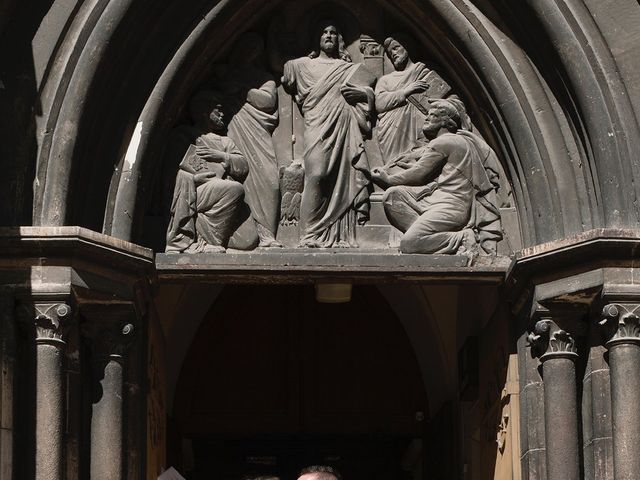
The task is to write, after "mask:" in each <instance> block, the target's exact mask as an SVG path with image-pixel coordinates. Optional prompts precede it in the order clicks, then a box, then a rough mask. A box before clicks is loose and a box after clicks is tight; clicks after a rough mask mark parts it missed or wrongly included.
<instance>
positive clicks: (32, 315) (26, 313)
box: [20, 302, 73, 344]
mask: <svg viewBox="0 0 640 480" xmlns="http://www.w3.org/2000/svg"><path fill="white" fill-rule="evenodd" d="M20 318H21V319H22V320H23V322H24V323H26V324H28V325H33V326H34V327H35V337H36V342H37V343H60V344H64V341H65V339H66V334H67V332H68V331H69V327H70V326H71V321H72V318H73V312H72V309H71V307H70V306H69V305H68V304H66V303H63V302H38V303H33V304H29V305H26V306H23V308H22V311H21V312H20Z"/></svg>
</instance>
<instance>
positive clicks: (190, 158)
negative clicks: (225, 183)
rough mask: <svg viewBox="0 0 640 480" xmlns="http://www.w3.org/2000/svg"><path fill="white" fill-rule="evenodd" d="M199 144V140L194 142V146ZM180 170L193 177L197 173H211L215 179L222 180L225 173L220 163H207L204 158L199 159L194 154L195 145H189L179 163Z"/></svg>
mask: <svg viewBox="0 0 640 480" xmlns="http://www.w3.org/2000/svg"><path fill="white" fill-rule="evenodd" d="M199 142H201V140H200V139H198V140H197V141H196V144H198V143H199ZM180 169H181V170H184V171H185V172H188V173H191V174H193V175H195V174H197V173H205V172H211V173H213V174H214V176H215V177H218V178H224V177H225V175H226V171H225V169H224V166H223V165H222V164H221V163H216V162H207V161H206V160H205V159H204V158H202V157H199V156H198V155H197V154H196V145H193V144H192V145H189V149H188V150H187V153H185V154H184V157H182V161H181V162H180Z"/></svg>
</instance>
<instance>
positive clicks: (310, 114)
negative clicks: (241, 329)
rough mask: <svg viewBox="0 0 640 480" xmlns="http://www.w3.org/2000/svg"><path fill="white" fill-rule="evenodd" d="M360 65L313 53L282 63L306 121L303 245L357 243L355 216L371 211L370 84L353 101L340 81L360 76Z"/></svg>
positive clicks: (302, 205)
mask: <svg viewBox="0 0 640 480" xmlns="http://www.w3.org/2000/svg"><path fill="white" fill-rule="evenodd" d="M360 68H362V69H364V66H363V65H359V64H353V63H349V62H346V61H343V60H339V59H324V58H309V57H303V58H298V59H295V60H291V61H289V62H287V63H286V64H285V67H284V76H283V84H284V86H285V88H287V90H288V91H291V92H293V93H294V95H295V99H296V101H297V102H298V104H300V105H301V109H302V113H303V116H304V123H305V133H304V140H305V152H304V161H303V164H304V170H305V182H304V190H303V193H302V204H301V209H300V227H301V232H300V243H301V246H316V247H333V246H337V247H346V246H357V245H356V243H355V225H356V217H357V216H360V217H361V218H366V216H367V215H368V208H369V204H368V199H369V192H368V186H369V181H368V180H367V176H366V175H365V172H368V170H369V164H368V160H367V157H366V154H365V153H364V139H363V133H364V134H367V133H368V132H370V129H371V123H370V115H371V112H372V110H373V90H372V88H371V86H372V84H371V85H368V86H365V90H366V92H367V102H366V103H365V102H362V103H358V104H356V105H355V106H352V105H349V104H348V103H347V102H346V100H345V99H344V97H343V96H342V93H341V92H340V87H341V86H342V85H344V84H346V83H347V82H349V80H353V79H354V78H356V77H358V76H360V74H361V73H362V72H358V69H360ZM365 71H366V69H365ZM362 76H363V77H364V76H365V75H362ZM361 86H362V85H361Z"/></svg>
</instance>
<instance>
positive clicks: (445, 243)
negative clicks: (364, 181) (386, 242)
mask: <svg viewBox="0 0 640 480" xmlns="http://www.w3.org/2000/svg"><path fill="white" fill-rule="evenodd" d="M460 113H461V112H460V110H458V108H456V105H455V104H454V103H452V102H450V101H447V100H439V101H436V102H433V103H432V105H431V108H430V109H429V113H428V115H427V118H426V120H425V123H424V125H423V132H424V134H425V137H426V138H427V142H426V143H423V144H420V145H418V146H416V147H415V148H414V149H412V150H409V151H407V152H405V153H403V154H401V155H400V156H398V157H397V158H396V159H395V160H393V161H392V162H390V163H389V164H388V165H387V166H385V167H383V168H379V169H374V170H373V171H372V173H371V175H372V179H373V181H374V182H376V183H377V184H378V185H380V186H381V187H382V188H384V189H386V192H385V194H384V197H383V205H384V209H385V213H386V215H387V218H388V219H389V222H390V223H391V224H392V225H394V226H395V227H396V228H398V229H399V230H401V231H402V232H403V233H404V235H403V236H402V238H401V240H400V251H401V252H403V253H454V254H455V253H467V254H469V255H472V256H473V255H475V254H477V253H481V254H495V253H496V244H497V241H498V240H500V239H501V238H502V228H501V224H500V213H499V209H498V207H497V200H496V195H495V186H494V184H492V183H491V181H490V179H489V175H488V174H487V169H489V170H491V173H493V171H494V170H497V168H496V167H495V162H497V159H496V156H495V153H494V152H493V151H492V150H491V148H490V147H489V146H488V145H487V144H486V142H484V140H482V138H480V137H479V136H478V135H476V134H474V133H471V132H469V131H466V130H462V129H461V115H460Z"/></svg>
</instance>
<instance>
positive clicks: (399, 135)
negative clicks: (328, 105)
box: [375, 62, 431, 163]
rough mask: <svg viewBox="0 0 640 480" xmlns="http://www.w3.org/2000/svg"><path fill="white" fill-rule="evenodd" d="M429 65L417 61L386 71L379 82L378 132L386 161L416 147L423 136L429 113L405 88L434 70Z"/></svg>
mask: <svg viewBox="0 0 640 480" xmlns="http://www.w3.org/2000/svg"><path fill="white" fill-rule="evenodd" d="M430 71H431V70H429V69H428V68H427V67H426V65H425V64H424V63H421V62H415V63H414V64H413V65H411V66H409V67H407V68H406V69H405V70H399V71H395V72H392V73H389V74H387V75H383V76H382V77H381V78H380V80H378V83H377V84H376V93H375V95H376V110H377V112H378V123H377V126H376V135H377V138H378V142H379V144H380V150H381V151H382V158H383V160H384V162H385V163H387V162H390V161H391V160H393V159H394V158H396V157H397V156H398V155H400V154H401V153H403V152H405V151H407V150H409V149H410V148H412V147H413V146H414V145H415V143H416V140H417V139H418V138H420V137H421V136H422V133H421V132H422V124H423V123H424V119H425V116H424V114H422V113H421V112H420V111H419V110H418V109H417V108H416V107H415V106H414V105H412V104H411V103H409V102H408V101H407V97H406V96H405V94H404V92H403V89H404V88H406V87H408V86H409V85H410V84H412V83H413V82H415V81H417V80H424V79H425V77H426V76H427V74H428V73H429V72H430Z"/></svg>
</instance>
